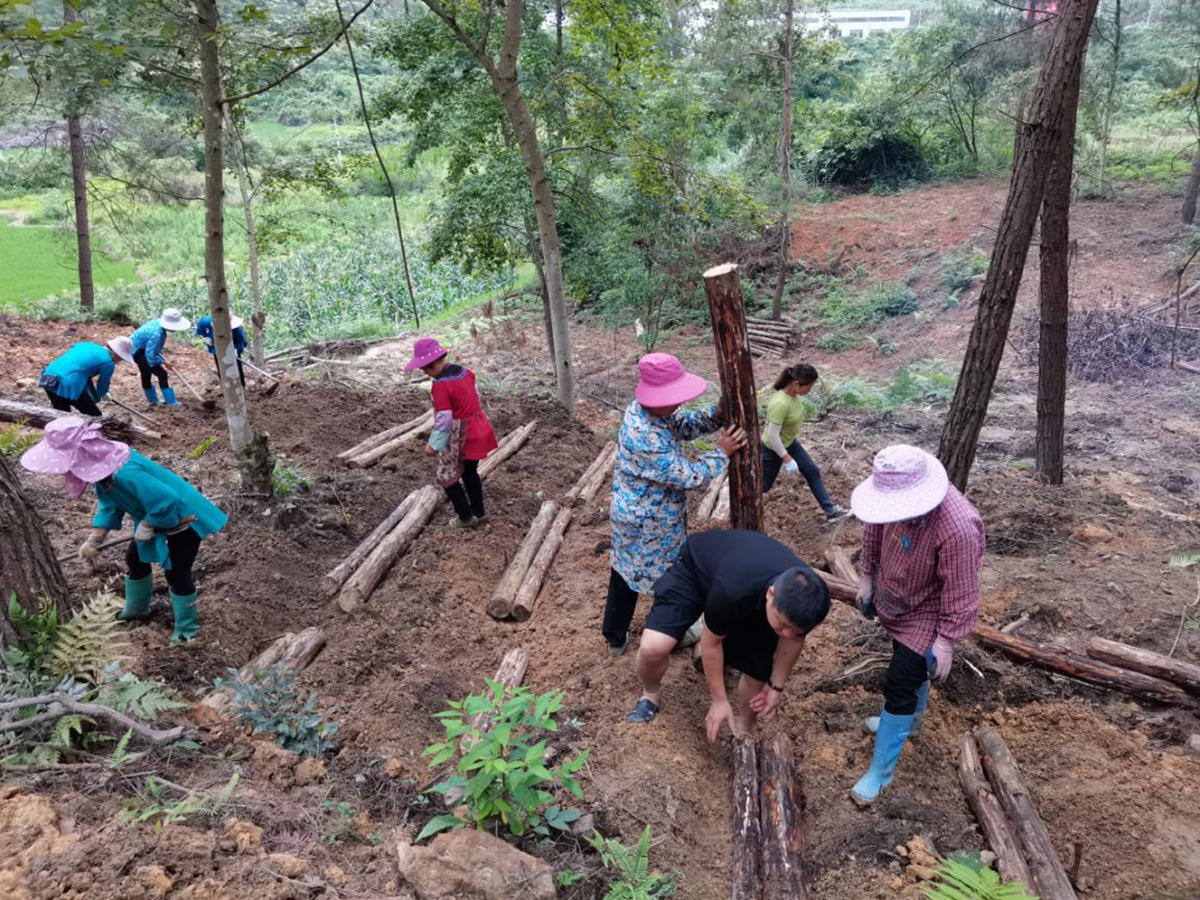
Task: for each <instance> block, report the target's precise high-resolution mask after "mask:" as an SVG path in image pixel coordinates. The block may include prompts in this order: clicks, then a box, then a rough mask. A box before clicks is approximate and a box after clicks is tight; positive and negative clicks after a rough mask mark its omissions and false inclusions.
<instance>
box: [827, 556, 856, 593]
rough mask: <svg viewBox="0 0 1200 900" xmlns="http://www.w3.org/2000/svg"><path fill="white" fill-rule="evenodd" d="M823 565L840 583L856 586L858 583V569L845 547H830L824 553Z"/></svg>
mask: <svg viewBox="0 0 1200 900" xmlns="http://www.w3.org/2000/svg"><path fill="white" fill-rule="evenodd" d="M825 565H826V566H828V567H829V571H830V572H831V573H833V574H834V575H836V576H837V577H838V578H840V579H842V581H845V582H848V583H850V584H853V585H857V584H858V581H859V578H860V576H859V573H858V569H857V568H855V566H854V563H853V562H852V561H851V559H850V551H849V550H847V549H846V548H845V547H830V548H829V549H828V550H826V551H825Z"/></svg>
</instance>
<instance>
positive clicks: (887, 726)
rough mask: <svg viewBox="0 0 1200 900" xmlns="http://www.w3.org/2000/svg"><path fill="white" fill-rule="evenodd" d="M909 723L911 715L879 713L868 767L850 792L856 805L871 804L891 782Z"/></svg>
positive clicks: (906, 738) (911, 720) (910, 722)
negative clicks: (873, 749)
mask: <svg viewBox="0 0 1200 900" xmlns="http://www.w3.org/2000/svg"><path fill="white" fill-rule="evenodd" d="M912 724H913V717H912V716H894V715H892V714H891V713H890V712H888V711H887V710H886V709H885V710H884V711H883V712H882V713H880V715H879V731H878V732H877V733H876V735H875V755H874V756H872V757H871V768H869V769H867V774H866V775H864V776H863V777H862V778H860V779H858V784H856V785H854V787H853V788H852V789H851V791H850V799H851V800H853V801H854V802H855V803H857V804H858V805H859V806H870V805H871V804H872V803H874V802H875V798H876V797H878V796H879V792H880V791H882V790H883V789H884V788H885V787H887V786H888V785H889V784H891V783H892V773H894V772H895V771H896V763H898V762H899V761H900V751H901V750H903V749H904V742H905V741H906V740H908V735H909V732H910V731H911V730H912Z"/></svg>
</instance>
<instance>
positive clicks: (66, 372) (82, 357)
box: [42, 342, 113, 400]
mask: <svg viewBox="0 0 1200 900" xmlns="http://www.w3.org/2000/svg"><path fill="white" fill-rule="evenodd" d="M42 374H44V375H54V376H56V377H57V378H58V385H57V386H56V387H54V388H52V390H53V391H54V393H56V394H58V396H60V397H64V398H66V399H67V400H78V399H79V398H80V396H81V395H82V394H83V392H84V391H87V393H88V396H89V397H91V398H92V399H93V400H99V399H100V398H101V397H103V396H104V395H105V394H107V393H108V386H109V384H110V383H111V382H112V375H113V358H112V354H111V353H109V352H108V348H107V347H101V346H100V345H99V344H89V343H87V342H82V343H79V344H76V345H75V346H74V347H72V348H71V349H70V350H68V351H67V352H66V353H64V354H63V355H62V356H60V357H59V358H58V359H56V360H54V361H53V362H52V363H50V365H48V366H46V369H45V371H44V372H43V373H42ZM93 378H95V379H96V384H95V386H93V385H92V383H91V380H92V379H93Z"/></svg>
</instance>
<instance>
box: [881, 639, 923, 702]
mask: <svg viewBox="0 0 1200 900" xmlns="http://www.w3.org/2000/svg"><path fill="white" fill-rule="evenodd" d="M928 678H929V668H928V667H927V666H926V664H925V657H924V656H922V655H921V654H920V653H917V652H916V651H915V650H910V649H909V648H908V647H905V646H904V645H903V644H902V643H900V642H899V641H892V661H891V662H890V663H888V670H887V675H885V676H884V679H883V708H884V709H885V710H886V711H887V712H889V713H891V714H892V715H893V716H911V715H912V714H913V713H915V712H916V711H917V690H918V689H919V688H920V687H921V685H922V684H924V683H925V681H926V679H928Z"/></svg>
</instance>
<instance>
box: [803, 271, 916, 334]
mask: <svg viewBox="0 0 1200 900" xmlns="http://www.w3.org/2000/svg"><path fill="white" fill-rule="evenodd" d="M919 307H920V303H919V301H918V299H917V295H916V292H915V291H913V290H912V288H909V287H907V286H906V285H903V284H900V283H898V282H895V281H877V282H876V283H875V284H873V285H871V286H870V287H869V288H867V289H866V290H865V291H863V292H862V293H859V294H851V293H850V292H849V291H848V290H846V287H845V285H843V284H842V283H841V282H840V281H837V280H836V279H830V280H829V281H828V282H827V283H826V294H825V299H824V300H822V301H821V302H820V303H819V304H817V308H816V312H817V316H818V317H819V318H820V324H822V325H824V326H825V327H826V328H829V329H833V330H835V331H845V330H848V329H855V330H857V329H868V328H873V327H874V326H876V325H879V324H880V323H881V322H883V321H884V319H890V318H896V317H898V316H907V315H908V314H909V313H914V312H916V311H917V309H918V308H919Z"/></svg>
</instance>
